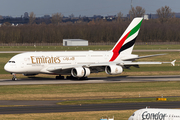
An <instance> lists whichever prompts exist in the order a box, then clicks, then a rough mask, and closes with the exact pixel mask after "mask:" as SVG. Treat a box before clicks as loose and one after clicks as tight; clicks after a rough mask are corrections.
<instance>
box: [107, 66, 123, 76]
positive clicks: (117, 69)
mask: <svg viewBox="0 0 180 120" xmlns="http://www.w3.org/2000/svg"><path fill="white" fill-rule="evenodd" d="M105 72H106V73H107V74H109V75H117V74H121V73H122V72H123V68H122V67H121V66H117V65H110V66H106V67H105Z"/></svg>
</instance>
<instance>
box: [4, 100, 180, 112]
mask: <svg viewBox="0 0 180 120" xmlns="http://www.w3.org/2000/svg"><path fill="white" fill-rule="evenodd" d="M7 102H9V103H11V101H7ZM28 102H30V101H28ZM36 102H38V101H36ZM40 102H42V101H39V103H40ZM45 102H48V104H47V105H42V104H39V105H36V106H22V107H0V114H22V113H53V112H81V111H107V110H136V109H141V108H145V107H151V108H180V102H144V103H114V104H90V105H56V104H55V103H56V102H58V101H44V103H45ZM51 102H52V104H50V103H51ZM0 103H1V101H0ZM21 103H23V101H21Z"/></svg>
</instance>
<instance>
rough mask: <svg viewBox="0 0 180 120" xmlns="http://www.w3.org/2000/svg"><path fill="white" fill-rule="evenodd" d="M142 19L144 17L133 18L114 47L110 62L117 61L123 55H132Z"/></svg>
mask: <svg viewBox="0 0 180 120" xmlns="http://www.w3.org/2000/svg"><path fill="white" fill-rule="evenodd" d="M142 21H143V18H142V17H140V18H134V19H133V21H132V22H131V24H130V25H129V26H128V28H127V29H126V30H125V32H124V33H123V35H122V36H121V37H120V39H119V40H118V42H117V43H116V45H115V46H114V48H113V49H112V50H111V51H112V52H113V56H112V57H111V59H110V60H109V61H110V62H112V61H115V60H116V59H117V58H118V57H119V56H121V55H126V56H127V55H131V53H132V50H133V47H134V43H135V41H136V38H137V35H138V33H139V30H140V26H141V23H142Z"/></svg>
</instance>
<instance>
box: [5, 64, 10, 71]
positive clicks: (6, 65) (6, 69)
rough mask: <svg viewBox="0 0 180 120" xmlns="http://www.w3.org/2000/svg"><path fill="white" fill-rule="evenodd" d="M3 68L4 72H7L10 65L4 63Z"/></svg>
mask: <svg viewBox="0 0 180 120" xmlns="http://www.w3.org/2000/svg"><path fill="white" fill-rule="evenodd" d="M4 70H5V71H6V72H9V71H10V66H9V65H8V64H7V63H6V64H5V66H4Z"/></svg>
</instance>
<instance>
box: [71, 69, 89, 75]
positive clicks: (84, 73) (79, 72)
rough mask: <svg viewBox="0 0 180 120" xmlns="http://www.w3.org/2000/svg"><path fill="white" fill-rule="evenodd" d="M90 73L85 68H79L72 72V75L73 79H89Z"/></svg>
mask: <svg viewBox="0 0 180 120" xmlns="http://www.w3.org/2000/svg"><path fill="white" fill-rule="evenodd" d="M90 73H91V72H90V69H89V68H83V67H77V68H73V69H72V70H71V75H72V76H73V77H87V76H88V75H90Z"/></svg>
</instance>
